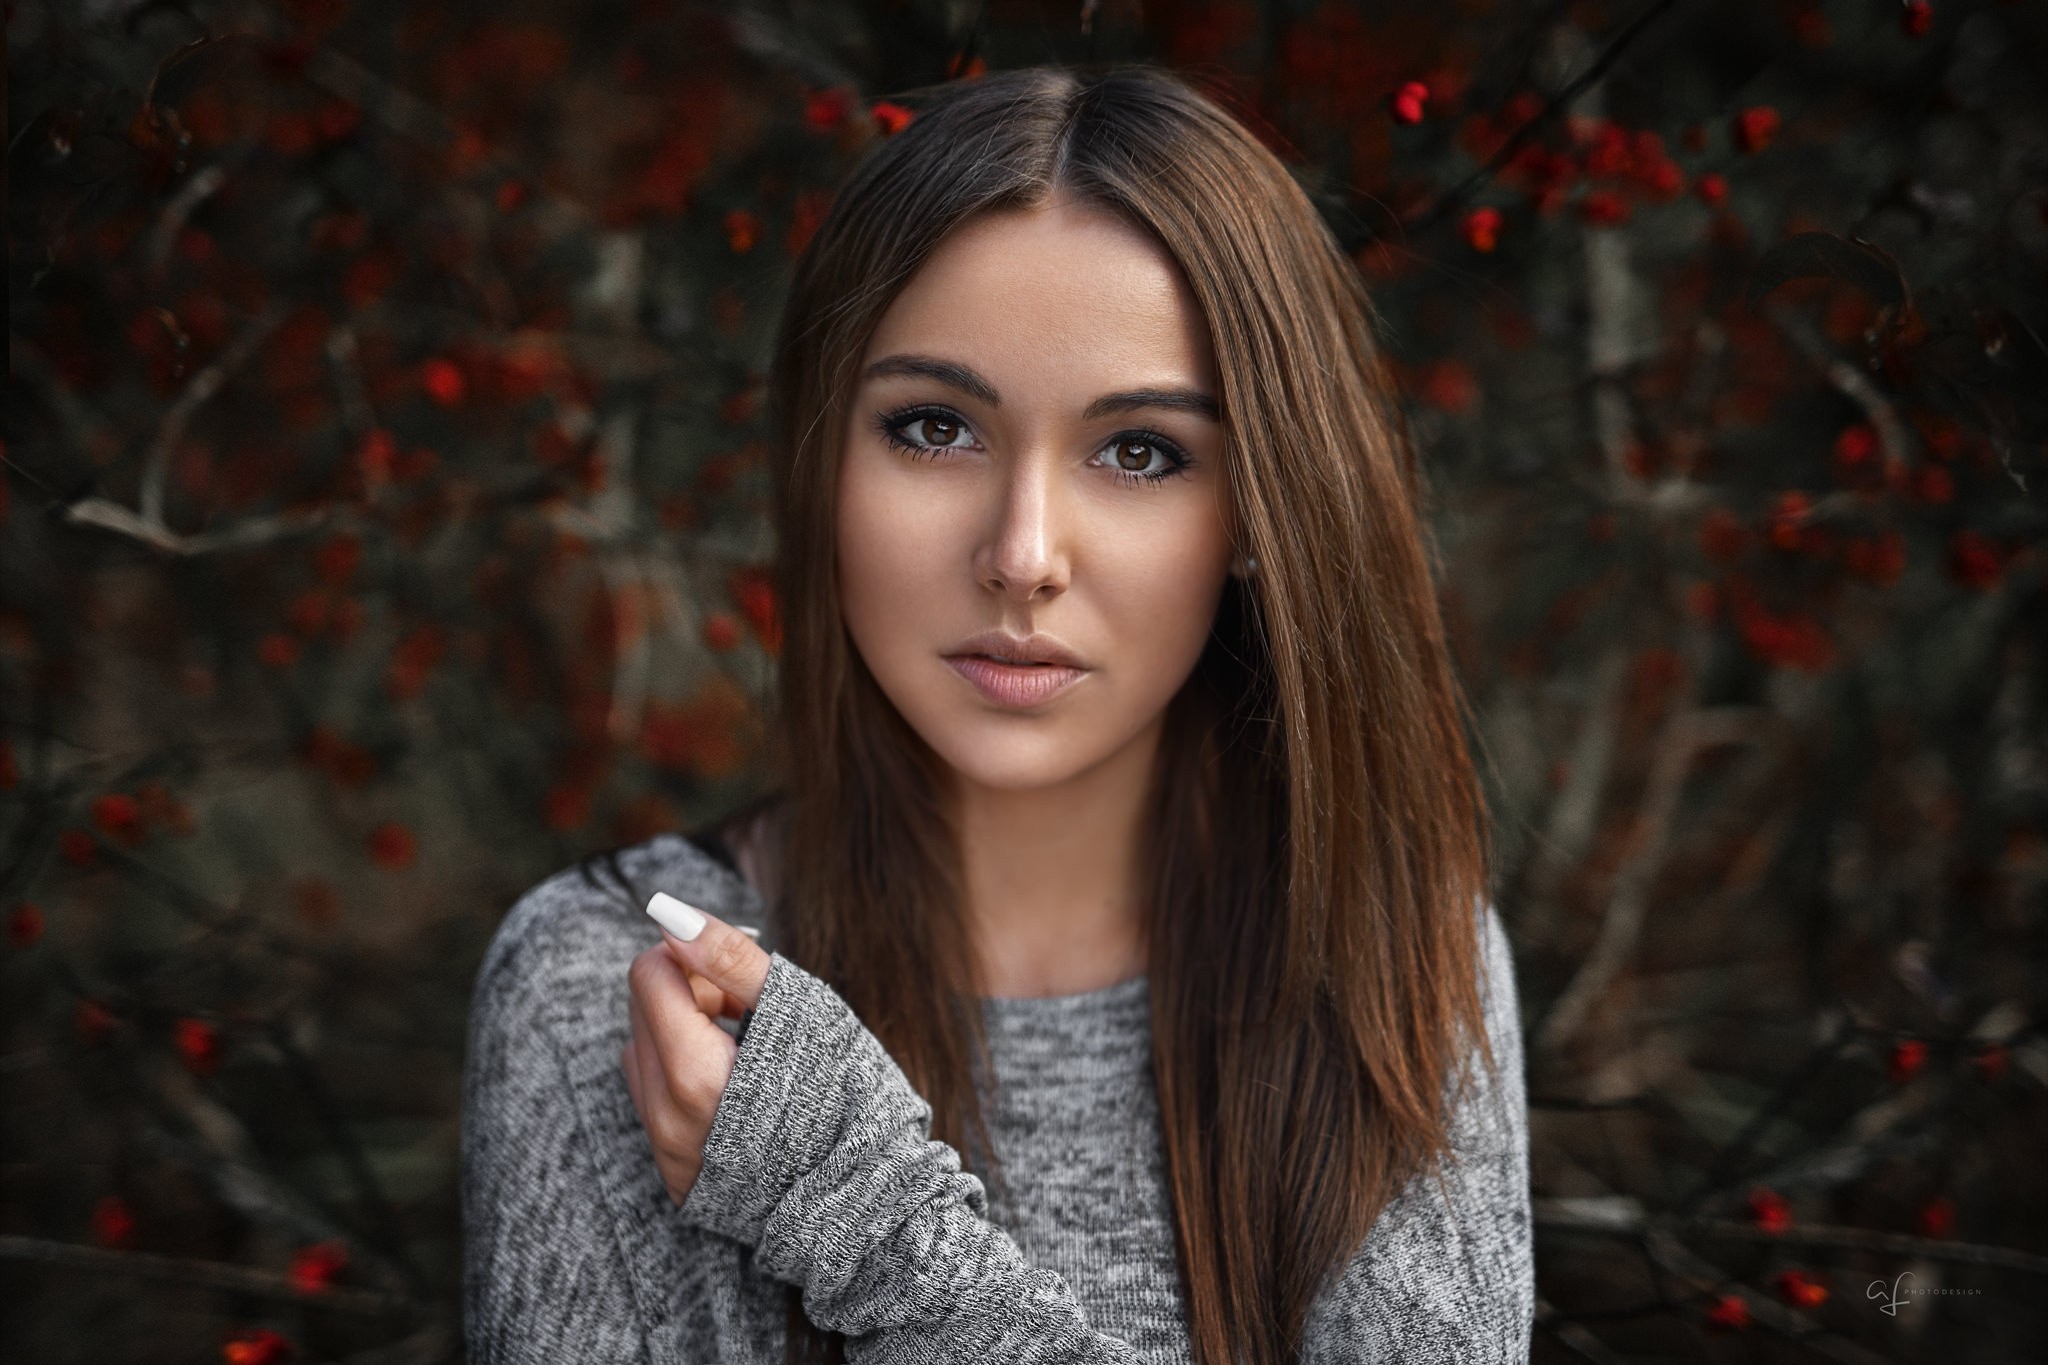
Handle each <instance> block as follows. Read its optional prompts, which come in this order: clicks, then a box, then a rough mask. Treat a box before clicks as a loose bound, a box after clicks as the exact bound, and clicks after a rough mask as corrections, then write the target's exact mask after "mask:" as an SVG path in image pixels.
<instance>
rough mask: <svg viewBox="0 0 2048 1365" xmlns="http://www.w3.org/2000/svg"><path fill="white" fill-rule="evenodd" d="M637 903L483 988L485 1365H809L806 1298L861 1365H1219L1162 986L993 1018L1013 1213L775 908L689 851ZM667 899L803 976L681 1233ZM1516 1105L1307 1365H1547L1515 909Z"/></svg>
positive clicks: (524, 925)
mask: <svg viewBox="0 0 2048 1365" xmlns="http://www.w3.org/2000/svg"><path fill="white" fill-rule="evenodd" d="M620 868H621V871H623V872H624V873H625V875H626V877H627V878H628V879H629V881H630V883H631V885H630V887H621V886H619V885H617V884H616V883H613V882H611V881H610V879H609V878H603V877H602V874H600V877H601V879H602V881H603V884H602V885H601V886H595V887H594V886H592V885H590V884H589V883H587V882H586V881H585V880H584V879H583V878H582V877H580V876H579V875H578V874H577V873H576V872H575V871H574V870H573V869H571V870H567V871H564V872H562V873H560V874H558V875H556V876H554V877H551V878H549V879H548V880H547V881H545V882H543V883H541V884H540V885H539V886H537V887H535V888H534V889H533V890H532V891H530V892H529V893H528V894H527V895H526V896H524V897H522V898H521V900H520V901H519V903H518V904H517V905H516V906H515V907H514V908H513V910H512V913H511V914H510V915H508V916H507V918H506V920H505V923H504V925H503V926H502V927H501V929H500V930H499V932H498V935H497V937H496V939H495V940H494V941H493V943H492V945H491V948H490V951H489V953H488V954H487V956H486V958H485V961H484V965H483V968H482V970H481V972H480V973H479V975H478V980H477V988H476V995H475V1002H474V1009H473V1012H472V1021H471V1032H470V1054H469V1059H468V1073H467V1092H466V1096H465V1107H464V1123H463V1171H462V1203H463V1215H464V1234H465V1244H466V1256H467V1264H466V1300H465V1303H466V1313H465V1318H466V1326H467V1331H468V1337H469V1341H468V1346H469V1352H470V1358H471V1359H472V1360H476V1361H482V1362H498V1361H565V1360H575V1361H581V1362H591V1361H613V1360H617V1361H645V1362H649V1365H655V1363H657V1362H660V1363H666V1362H686V1363H687V1365H698V1363H700V1362H702V1363H703V1365H709V1363H710V1362H750V1363H752V1365H779V1362H780V1361H781V1360H782V1358H783V1356H782V1351H783V1345H784V1340H783V1338H784V1331H783V1327H784V1316H783V1315H784V1307H783V1305H784V1293H785V1290H784V1285H785V1284H794V1285H799V1286H801V1287H802V1289H803V1292H804V1306H805V1310H806V1312H807V1313H808V1314H809V1315H810V1317H811V1318H812V1320H813V1321H814V1322H817V1323H819V1324H820V1325H821V1326H825V1327H828V1328H831V1329H833V1330H837V1331H844V1332H847V1333H849V1340H848V1356H849V1359H850V1360H852V1361H855V1362H875V1363H876V1365H879V1363H880V1362H905V1363H906V1365H908V1363H909V1362H916V1363H917V1365H937V1362H953V1361H959V1362H970V1361H971V1362H976V1363H977V1365H982V1363H983V1362H990V1361H1005V1362H1007V1361H1032V1362H1108V1361H1118V1362H1135V1361H1144V1362H1166V1361H1188V1360H1191V1359H1192V1355H1191V1351H1190V1348H1189V1343H1188V1333H1187V1319H1186V1308H1185V1304H1184V1303H1183V1301H1182V1298H1181V1293H1180V1285H1179V1277H1178V1273H1177V1271H1176V1269H1175V1261H1174V1250H1173V1231H1172V1222H1171V1212H1170V1207H1169V1203H1168V1197H1167V1191H1166V1185H1165V1153H1164V1148H1163V1144H1162V1138H1161V1134H1160V1129H1159V1116H1158V1108H1157V1102H1156V1098H1155V1095H1154V1090H1153V1085H1152V1071H1151V1052H1150V1049H1151V1037H1150V1015H1149V1001H1148V996H1147V987H1148V982H1147V980H1146V978H1144V977H1138V978H1135V979H1132V980H1128V981H1124V982H1120V983H1118V984H1116V985H1113V986H1110V987H1107V988H1105V989H1103V990H1098V991H1090V992H1087V993H1085V994H1081V995H1070V996H1057V997H1049V998H1043V999H990V1000H986V1001H984V1002H983V1014H984V1018H985V1019H986V1021H987V1023H988V1028H989V1043H990V1049H991V1056H992V1060H993V1062H994V1064H995V1070H994V1081H995V1084H994V1086H993V1089H992V1090H991V1092H990V1093H989V1106H990V1107H989V1112H988V1117H989V1122H990V1127H991V1137H992V1140H993V1141H994V1143H995V1144H996V1148H997V1154H998V1156H999V1158H1000V1159H1001V1161H1002V1163H1003V1168H1004V1172H1005V1174H1006V1176H1007V1177H1008V1180H1009V1182H1010V1189H1011V1192H1012V1194H1013V1196H1014V1199H1015V1204H1016V1206H1015V1207H992V1206H991V1203H990V1200H989V1197H988V1193H987V1191H986V1190H985V1189H984V1188H983V1185H982V1182H981V1181H980V1180H979V1179H978V1178H976V1177H975V1176H973V1175H971V1174H968V1173H967V1172H966V1171H964V1170H962V1168H961V1162H960V1158H959V1154H958V1153H956V1152H955V1151H954V1150H953V1149H952V1148H951V1147H949V1146H947V1145H945V1144H943V1143H939V1142H934V1141H932V1140H931V1139H930V1117H931V1111H930V1108H929V1106H927V1105H926V1104H925V1102H924V1101H923V1099H922V1098H921V1097H919V1096H918V1095H917V1094H916V1092H915V1091H914V1090H913V1089H912V1088H911V1087H910V1085H909V1083H908V1081H907V1079H906V1078H905V1077H904V1075H903V1073H902V1071H901V1070H900V1069H899V1068H898V1067H897V1066H896V1064H895V1062H894V1061H893V1059H891V1058H890V1057H889V1056H888V1054H887V1052H886V1051H884V1050H883V1049H882V1047H881V1045H880V1044H879V1043H878V1042H877V1041H876V1040H875V1038H874V1036H873V1035H872V1034H871V1033H869V1032H868V1030H867V1029H866V1028H865V1027H864V1026H863V1025H861V1023H860V1021H859V1020H858V1018H857V1017H855V1016H854V1014H853V1012H852V1011H851V1010H850V1009H849V1008H847V1006H846V1005H845V1002H844V1001H843V1000H841V998H840V997H839V996H838V994H837V993H836V992H833V991H832V990H831V989H830V988H829V987H827V986H826V985H825V983H824V982H822V981H820V980H819V979H818V978H816V977H815V976H813V975H811V974H810V973H809V972H807V971H805V970H804V969H803V968H801V967H800V966H798V965H797V964H796V963H794V962H793V961H791V960H790V959H788V958H785V957H783V956H782V955H781V954H780V953H779V952H777V951H776V940H775V932H774V926H773V925H772V924H769V923H767V922H766V921H765V920H764V918H763V916H762V909H763V907H762V905H761V902H760V899H759V897H757V896H756V895H755V894H754V893H753V891H752V890H751V889H750V888H749V887H747V886H746V884H745V883H744V882H743V881H741V880H740V879H739V878H738V877H737V876H735V875H734V874H733V873H731V872H730V871H729V870H727V869H726V868H725V867H723V866H721V865H720V864H719V863H718V862H716V861H714V860H713V859H712V858H711V857H709V856H708V855H707V854H706V853H705V852H703V851H702V850H700V849H699V848H697V847H696V846H695V845H693V844H691V843H690V842H689V841H688V840H686V839H683V838H682V837H681V836H679V835H661V836H659V837H657V838H655V839H652V840H650V841H648V842H646V843H644V844H640V845H637V846H635V847H634V848H632V849H629V850H627V851H626V852H625V853H623V854H622V855H621V857H620ZM657 890H664V891H668V892H670V893H671V894H673V895H677V896H680V897H681V898H683V899H684V900H687V901H690V902H692V903H694V904H697V905H701V906H703V907H704V908H705V909H707V910H710V911H711V912H712V913H713V914H716V915H718V916H719V917H720V918H721V919H725V920H727V921H729V922H731V923H734V924H738V925H743V926H751V927H756V928H759V929H761V930H762V931H763V932H762V935H761V943H762V946H763V947H764V948H766V949H768V950H769V951H770V952H771V953H773V954H774V956H773V959H772V966H771V970H770V973H769V977H768V981H767V983H766V984H765V985H764V987H763V991H762V995H761V1000H760V1003H759V1005H758V1006H757V1007H756V1012H755V1016H754V1019H753V1022H752V1024H751V1025H750V1027H749V1029H748V1032H747V1037H746V1040H745V1043H744V1044H743V1046H742V1047H741V1049H740V1052H739V1056H738V1058H737V1059H736V1062H735V1067H734V1071H733V1076H732V1079H731V1081H730V1082H729V1083H728V1085H727V1087H726V1091H725V1095H724V1097H723V1098H722V1099H721V1100H720V1102H719V1107H718V1111H717V1114H716V1115H715V1117H714V1120H713V1123H712V1127H711V1132H710V1135H709V1137H708V1139H707V1142H706V1148H705V1166H704V1170H703V1172H702V1174H700V1176H699V1177H698V1181H697V1184H696V1185H695V1186H694V1187H693V1188H692V1190H691V1192H690V1196H689V1198H688V1199H687V1200H686V1201H685V1202H684V1204H683V1206H682V1207H681V1208H680V1209H678V1208H677V1207H676V1206H675V1205H674V1204H672V1203H671V1202H670V1201H669V1198H668V1195H667V1192H666V1191H665V1189H664V1188H663V1186H662V1183H661V1179H660V1176H659V1175H658V1173H657V1172H656V1170H655V1167H654V1162H653V1158H652V1155H651V1154H650V1152H649V1149H648V1145H647V1138H646V1135H645V1134H644V1133H643V1132H642V1130H641V1128H640V1124H639V1120H638V1117H637V1115H636V1114H635V1113H634V1110H633V1105H632V1099H631V1097H630V1095H629V1094H628V1092H627V1089H626V1085H625V1080H624V1077H623V1075H622V1074H621V1073H620V1070H619V1050H620V1047H621V1046H622V1045H623V1043H624V1042H625V1040H626V1037H627V1034H628V1026H627V1017H626V999H627V989H626V980H625V973H626V967H627V965H628V963H630V961H631V960H632V957H633V955H634V954H635V953H637V952H638V951H640V950H641V949H642V948H645V947H648V946H650V945H652V944H654V943H656V942H657V941H658V940H659V931H658V930H657V929H656V928H655V927H654V925H653V924H652V922H651V921H649V920H648V919H647V918H646V916H645V915H644V914H643V913H642V909H641V907H643V906H644V905H645V903H646V900H647V898H648V897H649V896H650V895H652V894H653V893H654V892H655V891H657ZM1485 924H1486V928H1487V935H1488V941H1487V948H1488V951H1487V954H1486V959H1487V975H1486V978H1485V982H1484V984H1485V987H1486V991H1487V1004H1488V1013H1487V1018H1488V1028H1489V1033H1490V1036H1491V1038H1492V1041H1493V1045H1494V1049H1495V1053H1496V1056H1497V1057H1498V1058H1499V1060H1500V1063H1501V1066H1502V1073H1501V1084H1500V1085H1499V1086H1498V1087H1494V1086H1491V1085H1488V1084H1486V1083H1485V1073H1484V1071H1483V1070H1480V1071H1478V1072H1477V1077H1478V1084H1477V1086H1476V1088H1475V1090H1474V1091H1473V1092H1472V1093H1471V1094H1470V1095H1469V1097H1468V1099H1467V1100H1466V1102H1465V1103H1464V1104H1463V1105H1462V1106H1461V1107H1460V1108H1459V1110H1458V1112H1457V1115H1456V1120H1455V1123H1454V1151H1455V1153H1456V1155H1457V1157H1458V1159H1457V1160H1456V1161H1455V1162H1451V1163H1446V1165H1445V1166H1444V1175H1445V1179H1446V1181H1447V1187H1448V1191H1449V1196H1450V1197H1449V1200H1448V1201H1447V1200H1446V1198H1445V1196H1444V1193H1443V1192H1442V1191H1440V1190H1439V1188H1438V1186H1437V1184H1436V1182H1435V1181H1434V1180H1433V1179H1431V1178H1430V1177H1429V1176H1428V1175H1424V1176H1422V1177H1418V1178H1417V1180H1416V1181H1414V1182H1412V1183H1411V1184H1410V1185H1409V1186H1408V1187H1407V1188H1406V1189H1405V1190H1403V1191H1402V1192H1401V1194H1400V1195H1399V1196H1397V1198H1396V1199H1395V1200H1394V1201H1393V1202H1392V1203H1391V1204H1390V1205H1389V1206H1388V1208H1387V1210H1386V1211H1385V1212H1384V1213H1383V1214H1382V1216H1381V1218H1380V1219H1379V1221H1378V1222H1377V1223H1376V1224H1375V1225H1374V1227H1373V1230H1372V1232H1371V1235H1370V1236H1369V1237H1368V1238H1367V1241H1366V1243H1365V1245H1364V1247H1363V1248H1362V1249H1361V1250H1360V1251H1359V1253H1358V1254H1357V1256H1355V1257H1354V1258H1353V1260H1352V1261H1351V1263H1350V1264H1349V1265H1348V1266H1347V1267H1346V1269H1345V1271H1344V1273H1343V1275H1342V1276H1341V1278H1340V1279H1339V1280H1338V1281H1337V1282H1336V1283H1334V1284H1333V1285H1332V1287H1331V1288H1330V1289H1329V1290H1328V1291H1327V1292H1325V1294H1324V1295H1323V1296H1322V1298H1320V1299H1319V1300H1318V1301H1317V1303H1316V1305H1315V1309H1314V1311H1313V1312H1312V1314H1311V1315H1310V1320H1309V1324H1308V1331H1307V1337H1306V1340H1305V1342H1304V1350H1303V1359H1304V1360H1305V1361H1314V1362H1329V1363H1331V1365H1334V1363H1335V1362H1362V1361H1381V1360H1384V1361H1402V1362H1436V1361H1443V1362H1450V1361H1459V1362H1466V1361H1520V1360H1525V1359H1526V1358H1527V1355H1528V1349H1529V1334H1530V1328H1531V1323H1532V1319H1533V1313H1534V1304H1535V1283H1534V1273H1533V1266H1532V1262H1531V1244H1530V1222H1529V1197H1528V1130H1527V1111H1526V1100H1525V1096H1524V1091H1523V1085H1522V1075H1521V1067H1522V1047H1521V1031H1520V1024H1519V1019H1518V1016H1517V1013H1516V1000H1515V990H1514V977H1513V968H1512V963H1511V961H1510V958H1509V955H1508V951H1507V941H1506V937H1505V935H1504V933H1503V932H1502V930H1501V926H1500V923H1499V918H1498V916H1497V915H1496V914H1495V913H1494V912H1493V910H1492V909H1491V907H1488V909H1487V911H1486V914H1485Z"/></svg>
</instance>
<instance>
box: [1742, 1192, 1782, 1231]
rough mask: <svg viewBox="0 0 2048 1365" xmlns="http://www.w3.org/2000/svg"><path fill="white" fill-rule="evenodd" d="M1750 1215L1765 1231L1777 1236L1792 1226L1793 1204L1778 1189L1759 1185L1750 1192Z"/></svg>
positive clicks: (1751, 1219) (1752, 1220)
mask: <svg viewBox="0 0 2048 1365" xmlns="http://www.w3.org/2000/svg"><path fill="white" fill-rule="evenodd" d="M1749 1217H1750V1221H1751V1222H1753V1223H1755V1224H1756V1225H1757V1226H1758V1227H1759V1228H1761V1229H1762V1230H1763V1231H1765V1232H1768V1233H1770V1234H1772V1235H1773V1236H1776V1235H1777V1234H1778V1233H1781V1232H1783V1231H1784V1230H1785V1229H1787V1228H1789V1227H1791V1226H1792V1205H1791V1204H1790V1203H1788V1202H1787V1201H1786V1199H1785V1196H1784V1195H1782V1194H1779V1193H1778V1192H1777V1191H1776V1190H1770V1189H1765V1188H1763V1187H1762V1186H1758V1187H1757V1188H1756V1189H1754V1190H1751V1191H1750V1192H1749Z"/></svg>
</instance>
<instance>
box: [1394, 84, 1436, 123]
mask: <svg viewBox="0 0 2048 1365" xmlns="http://www.w3.org/2000/svg"><path fill="white" fill-rule="evenodd" d="M1428 104H1429V87H1428V86H1426V85H1424V84H1423V83H1422V82H1421V81H1408V82H1405V83H1404V84H1403V85H1402V86H1401V88H1400V89H1398V90H1396V91H1395V92H1394V93H1393V95H1392V96H1390V97H1389V98H1388V100H1387V107H1388V108H1389V109H1390V110H1391V111H1392V112H1393V115H1394V121H1395V122H1396V123H1420V122H1422V115H1423V111H1424V108H1425V107H1426V106H1427V105H1428Z"/></svg>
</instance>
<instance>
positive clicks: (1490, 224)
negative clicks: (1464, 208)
mask: <svg viewBox="0 0 2048 1365" xmlns="http://www.w3.org/2000/svg"><path fill="white" fill-rule="evenodd" d="M1500 223H1501V217H1500V210H1499V209H1497V208H1493V207H1491V206H1488V207H1486V208H1477V209H1474V210H1472V211H1471V212H1470V213H1468V214H1466V215H1465V222H1464V225H1463V228H1464V233H1465V243H1466V245H1467V246H1470V247H1471V248H1472V249H1473V250H1474V251H1479V252H1486V251H1491V250H1493V249H1494V248H1495V247H1496V246H1499V245H1500Z"/></svg>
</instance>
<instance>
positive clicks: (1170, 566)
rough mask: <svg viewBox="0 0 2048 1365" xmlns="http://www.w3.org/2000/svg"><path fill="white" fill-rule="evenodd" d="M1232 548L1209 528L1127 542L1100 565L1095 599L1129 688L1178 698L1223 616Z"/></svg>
mask: <svg viewBox="0 0 2048 1365" xmlns="http://www.w3.org/2000/svg"><path fill="white" fill-rule="evenodd" d="M1227 553H1228V551H1227V547H1226V546H1225V544H1224V542H1223V541H1222V539H1221V537H1220V535H1216V534H1210V533H1208V532H1207V530H1206V528H1203V529H1190V528H1186V527H1182V528H1173V527H1162V528H1160V530H1159V531H1158V533H1156V534H1151V535H1143V536H1127V537H1120V538H1118V539H1117V541H1116V542H1115V550H1114V556H1113V558H1109V559H1103V560H1099V561H1098V563H1097V566H1096V567H1097V575H1096V580H1097V581H1096V584H1095V590H1094V592H1093V594H1092V595H1093V596H1094V598H1095V600H1096V601H1097V602H1099V603H1100V611H1101V614H1102V617H1103V619H1104V623H1105V625H1106V626H1107V627H1108V628H1109V629H1108V632H1107V634H1108V638H1110V639H1111V640H1114V641H1115V642H1116V651H1117V659H1118V661H1119V662H1120V663H1121V665H1122V667H1123V669H1124V671H1125V672H1126V674H1128V675H1134V676H1127V677H1126V678H1125V679H1124V684H1125V685H1126V686H1135V687H1136V688H1137V689H1138V690H1139V691H1140V692H1141V693H1143V694H1145V695H1148V696H1149V695H1150V694H1152V693H1155V692H1156V693H1158V694H1159V695H1158V697H1157V698H1156V699H1157V700H1158V701H1160V702H1161V703H1163V702H1164V700H1165V699H1166V698H1167V697H1168V696H1171V694H1172V693H1173V692H1174V690H1175V689H1177V688H1178V687H1179V685H1180V683H1181V681H1182V680H1183V679H1184V678H1185V677H1186V675H1187V673H1188V671H1189V670H1190V669H1192V668H1193V667H1194V665H1195V661H1196V660H1197V659H1198V658H1200V657H1201V654H1202V648H1203V646H1204V645H1205V644H1206V643H1207V642H1208V638H1209V631H1210V628H1211V627H1212V625H1213V624H1214V623H1215V619H1216V606H1217V603H1218V601H1219V600H1220V598H1221V593H1222V588H1223V582H1224V577H1225V574H1224V562H1225V559H1226V556H1227Z"/></svg>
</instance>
